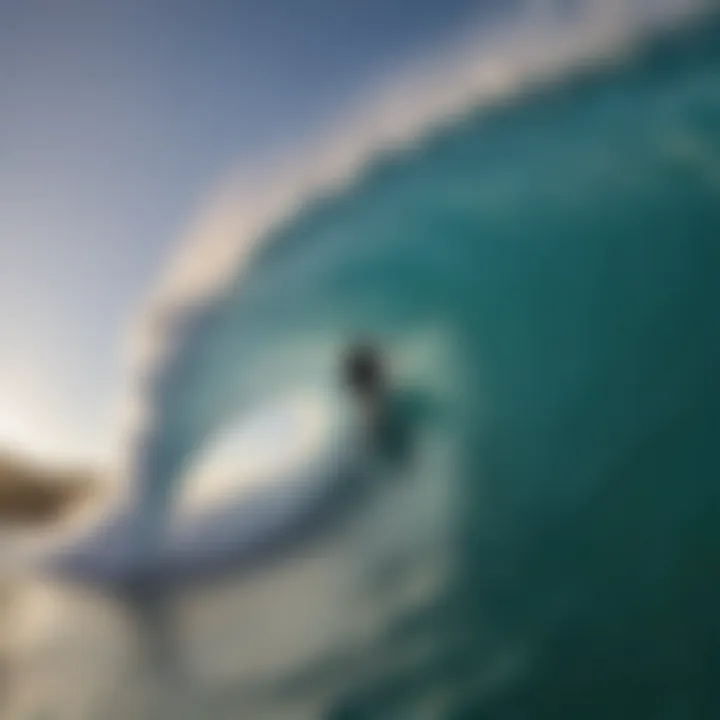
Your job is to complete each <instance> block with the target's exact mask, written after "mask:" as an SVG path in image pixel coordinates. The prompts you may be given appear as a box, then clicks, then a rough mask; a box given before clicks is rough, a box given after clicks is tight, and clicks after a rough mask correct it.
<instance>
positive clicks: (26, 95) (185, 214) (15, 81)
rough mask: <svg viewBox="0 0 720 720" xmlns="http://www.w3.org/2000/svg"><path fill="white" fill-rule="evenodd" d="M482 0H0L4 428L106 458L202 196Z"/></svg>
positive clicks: (8, 433)
mask: <svg viewBox="0 0 720 720" xmlns="http://www.w3.org/2000/svg"><path fill="white" fill-rule="evenodd" d="M488 4H489V3H488V2H485V3H483V5H485V6H488ZM479 6H480V3H479V2H478V0H443V1H442V2H436V1H434V0H283V1H281V2H273V1H272V0H235V1H234V2H221V1H220V0H122V1H117V0H0V445H2V444H15V445H22V446H24V447H25V448H27V449H30V450H32V451H34V452H36V453H38V454H40V455H45V456H47V457H55V456H57V457H73V458H75V457H76V458H100V459H102V458H103V457H104V456H105V455H106V453H107V452H108V450H109V448H110V447H111V444H112V442H113V437H112V431H113V426H112V418H113V408H114V404H115V403H116V401H117V399H118V393H119V389H120V357H121V347H122V338H123V333H124V332H125V330H126V328H127V327H128V324H129V322H130V320H131V318H132V317H133V314H134V313H135V312H136V311H137V308H138V305H139V303H140V301H141V299H142V298H143V297H144V296H145V295H146V294H147V291H148V290H149V289H150V288H151V287H152V284H153V281H154V279H155V278H156V277H157V276H158V274H159V272H160V270H161V268H162V265H163V262H164V260H165V259H166V258H167V256H168V254H169V253H170V252H171V251H172V248H173V247H174V245H175V243H176V242H177V240H178V238H179V236H180V235H181V234H182V232H183V230H184V229H185V228H186V226H187V223H188V221H189V219H190V218H192V216H193V214H194V213H195V211H196V210H197V208H198V206H199V203H200V202H201V201H202V199H203V197H204V195H205V194H206V193H207V192H208V191H209V189H210V188H211V187H213V185H214V184H215V183H217V181H218V180H219V179H220V178H222V177H223V176H224V175H226V174H227V173H228V172H230V171H231V170H232V169H233V168H236V167H242V165H243V163H250V162H253V163H254V162H257V161H258V160H261V159H262V157H263V155H264V154H266V153H269V152H271V151H272V150H273V149H276V148H278V147H280V148H282V147H292V146H293V143H295V144H297V142H300V141H301V139H302V138H303V137H304V136H307V135H308V134H309V133H310V132H311V130H312V128H313V127H314V126H316V125H318V124H321V123H322V121H323V119H324V118H328V117H329V116H332V115H333V114H334V113H337V112H339V111H340V110H341V109H342V108H343V107H345V106H347V105H348V104H349V103H350V102H351V101H352V99H353V98H354V97H356V96H358V95H361V94H362V93H364V92H367V91H368V90H370V89H371V88H372V86H373V84H374V83H375V82H377V81H378V80H379V79H380V78H383V77H385V76H386V75H387V74H388V73H392V71H393V69H394V68H395V67H398V66H402V64H403V63H405V62H406V61H408V60H410V59H412V58H413V57H418V56H423V55H425V54H428V53H430V52H431V51H432V49H433V47H434V46H436V45H438V44H440V43H443V42H446V41H447V40H448V38H451V37H452V34H453V33H454V32H456V31H457V30H458V29H459V28H461V27H462V26H463V25H465V24H467V23H468V22H470V21H471V19H474V18H475V17H477V13H478V9H479Z"/></svg>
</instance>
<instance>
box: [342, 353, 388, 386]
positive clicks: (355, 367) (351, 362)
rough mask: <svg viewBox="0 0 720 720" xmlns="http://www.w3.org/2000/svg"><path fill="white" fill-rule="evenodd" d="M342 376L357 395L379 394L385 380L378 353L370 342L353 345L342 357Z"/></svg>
mask: <svg viewBox="0 0 720 720" xmlns="http://www.w3.org/2000/svg"><path fill="white" fill-rule="evenodd" d="M342 376H343V381H344V383H345V384H346V385H347V386H348V387H349V388H350V389H351V390H352V391H353V392H355V393H356V394H357V395H361V396H377V395H379V394H380V393H381V392H382V389H383V385H384V380H385V378H384V372H383V366H382V360H381V358H380V354H379V353H378V351H377V350H376V349H375V348H374V347H373V346H372V345H370V344H357V345H353V346H352V347H350V348H349V349H348V350H347V352H346V353H345V356H344V358H343V364H342Z"/></svg>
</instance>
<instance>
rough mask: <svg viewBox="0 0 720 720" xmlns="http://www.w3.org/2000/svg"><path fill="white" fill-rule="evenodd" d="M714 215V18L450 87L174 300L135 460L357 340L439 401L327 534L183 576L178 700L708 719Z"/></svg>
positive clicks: (163, 459) (208, 433) (167, 463)
mask: <svg viewBox="0 0 720 720" xmlns="http://www.w3.org/2000/svg"><path fill="white" fill-rule="evenodd" d="M719 238H720V25H719V24H718V23H717V22H715V21H712V22H710V21H707V22H705V23H704V25H703V27H702V28H695V29H693V30H692V31H687V32H684V33H682V34H679V35H678V34H676V35H674V36H673V37H671V38H669V39H664V40H658V41H656V42H655V43H653V44H651V45H650V46H648V48H647V49H646V50H645V51H643V52H640V53H638V54H637V55H636V56H634V57H633V58H632V59H631V60H628V61H627V62H626V63H624V64H622V65H621V66H617V67H608V68H604V69H602V68H595V69H592V70H588V71H587V72H585V73H581V74H580V75H575V76H574V77H573V78H572V79H571V80H568V81H566V82H562V83H556V84H554V85H548V86H543V87H538V88H537V89H536V90H535V91H533V92H532V93H531V94H530V95H528V94H525V95H523V96H522V97H521V98H520V99H519V100H517V101H508V102H507V103H504V104H502V105H501V106H498V107H495V108H494V109H491V110H488V109H487V107H484V108H482V109H480V108H478V110H477V111H476V112H469V113H467V114H466V115H464V116H463V117H462V118H460V119H457V120H456V121H454V122H449V123H447V124H446V125H445V126H444V127H443V128H442V129H440V130H437V131H436V132H435V133H434V134H432V135H431V136H429V137H427V138H426V139H424V140H423V141H422V142H419V143H416V144H415V145H413V146H412V147H411V148H409V149H407V150H405V151H403V152H398V153H395V154H392V155H388V156H386V157H383V158H380V159H379V160H377V161H376V162H375V163H373V164H372V165H370V166H369V167H368V168H367V169H366V171H365V172H364V173H363V175H362V177H361V178H359V180H358V181H357V182H356V183H354V184H353V185H352V186H351V187H350V188H348V189H346V190H344V191H342V192H340V193H338V194H336V195H333V196H329V197H325V198H322V199H319V200H317V201H316V202H314V203H313V204H311V205H309V206H306V207H305V208H304V209H303V210H302V211H301V212H300V213H299V214H297V215H295V216H293V217H292V218H291V219H289V220H288V221H287V222H286V223H285V224H284V225H283V226H282V227H279V228H276V229H275V230H273V231H272V237H271V238H270V239H269V240H268V242H266V243H265V245H264V246H263V249H262V250H261V252H260V254H259V255H258V257H257V258H256V259H255V260H254V261H253V262H252V263H251V265H250V266H249V271H247V272H244V273H243V275H242V278H241V279H240V278H239V279H238V281H237V282H236V283H234V284H233V285H232V286H231V287H230V288H229V289H227V290H226V292H225V294H224V295H223V296H222V297H221V298H220V299H219V300H217V301H215V302H213V303H211V304H208V305H205V306H201V307H199V308H198V309H197V310H196V311H195V312H194V314H193V315H192V316H189V317H186V318H185V319H184V320H183V321H182V322H183V323H184V325H183V328H182V331H183V336H184V337H185V338H186V342H185V344H184V345H182V346H181V350H180V351H179V352H178V353H177V354H176V355H175V356H174V357H173V359H172V360H171V361H170V362H169V364H168V365H167V366H166V367H165V368H164V371H163V374H162V375H161V376H160V377H159V378H158V379H157V380H156V382H155V384H154V385H153V386H152V387H151V395H152V397H153V400H154V402H155V405H156V417H157V419H158V423H157V425H156V426H155V428H154V430H153V431H152V432H151V433H150V434H149V435H148V436H147V437H146V438H145V440H144V442H143V444H142V452H141V453H140V454H139V455H138V458H137V472H138V473H139V475H140V476H141V477H148V476H152V477H157V478H160V479H161V480H162V479H164V482H158V483H157V487H163V486H164V487H168V486H169V485H170V484H172V483H174V482H175V481H176V479H177V478H178V477H179V476H180V475H182V474H183V473H184V472H186V471H187V467H188V466H189V464H191V463H192V462H193V461H194V460H193V459H194V458H195V456H196V455H197V454H198V453H200V452H201V451H202V450H203V448H204V447H205V445H206V443H207V442H208V439H209V438H210V437H212V435H213V434H214V433H215V432H217V431H218V429H220V428H221V427H222V426H223V425H225V424H227V423H228V422H229V421H230V420H231V419H232V417H234V415H235V414H236V413H237V412H238V408H239V407H241V406H242V405H243V403H245V402H248V401H249V400H250V399H257V398H258V397H260V398H262V397H263V396H264V395H265V394H267V393H269V392H271V391H278V390H282V389H283V388H285V387H287V388H293V387H297V386H298V385H299V386H303V387H306V386H317V387H323V386H324V384H327V382H328V380H327V378H328V377H330V376H331V373H332V371H333V370H332V368H333V367H334V362H335V358H336V355H337V352H338V350H339V348H341V347H342V346H343V345H344V343H346V342H347V341H349V340H351V339H352V338H354V337H357V336H363V337H364V336H367V335H370V336H372V337H375V338H377V341H378V343H379V344H380V345H381V346H382V347H384V348H385V352H386V354H387V356H388V360H389V362H390V364H391V365H392V367H393V370H394V372H395V374H396V377H397V382H398V383H399V384H402V385H411V386H413V387H414V388H421V389H422V391H423V392H425V393H427V394H428V396H431V397H432V398H433V399H434V401H435V402H436V403H438V404H439V405H440V406H442V407H443V408H444V415H443V424H442V427H441V428H439V429H438V428H436V429H434V430H433V432H432V433H431V434H430V436H429V437H427V438H424V439H423V443H424V448H425V450H426V452H425V454H422V455H421V458H420V460H419V461H418V463H417V465H416V466H415V467H414V468H412V469H411V470H408V472H407V475H408V476H407V477H402V478H395V479H394V480H387V479H386V487H384V488H383V489H382V490H381V491H378V494H377V495H376V496H375V499H374V500H370V501H368V502H367V504H361V505H359V506H358V511H357V516H358V517H357V518H356V520H355V521H349V524H348V525H346V526H343V527H341V528H340V529H334V530H333V531H332V535H331V538H330V540H329V541H328V539H327V537H324V538H320V539H318V540H316V541H314V544H311V545H310V546H309V547H310V551H308V552H307V554H299V555H296V554H292V553H290V554H289V555H288V559H287V561H286V562H284V563H281V566H280V567H279V568H270V569H268V571H267V573H265V574H262V575H261V576H260V577H259V578H255V579H251V580H250V581H249V583H240V582H238V583H237V584H236V583H235V582H234V581H233V580H232V579H228V580H226V581H224V584H223V585H222V586H220V587H214V586H213V587H212V588H210V589H204V590H202V591H197V594H196V596H193V598H192V600H190V601H188V603H189V606H188V607H190V608H191V609H190V610H187V611H186V612H187V613H188V614H187V616H183V617H186V620H185V622H186V623H188V624H190V625H192V621H191V620H188V619H187V618H189V617H193V616H200V615H202V612H201V610H200V609H199V608H202V607H204V606H205V605H206V604H210V606H212V607H215V605H213V603H215V604H216V605H218V606H222V607H225V608H226V614H225V615H223V614H222V613H220V612H219V611H217V610H213V611H212V612H210V611H208V613H209V615H215V614H216V615H217V617H218V618H220V617H222V618H223V620H222V623H221V624H222V627H223V628H224V632H225V633H229V634H230V635H231V636H232V638H233V639H232V640H231V641H230V644H231V646H232V648H231V650H230V651H228V653H226V654H225V655H222V658H223V659H222V660H221V661H218V662H217V663H216V666H218V667H222V669H223V672H219V671H217V672H216V671H210V670H206V671H205V674H206V676H207V677H215V679H216V680H217V677H216V676H217V675H218V673H219V675H222V676H223V680H222V683H221V684H220V685H218V684H216V685H210V686H209V687H211V688H214V689H212V690H207V689H206V690H204V691H203V692H198V693H197V694H195V695H194V696H193V702H195V703H196V705H195V706H194V707H196V708H198V707H199V708H200V710H196V714H195V715H192V714H190V711H189V710H188V711H187V713H188V714H187V715H186V716H187V717H200V716H203V717H205V716H210V715H207V713H209V712H212V713H213V715H212V717H238V716H242V717H293V718H300V717H318V716H320V717H327V718H333V719H337V720H340V718H405V717H409V718H426V717H427V718H435V717H442V718H445V717H447V718H457V719H458V720H459V719H460V718H484V719H488V720H490V719H492V720H511V719H512V720H516V719H520V718H533V719H536V718H588V719H590V718H609V717H612V718H662V719H663V720H665V719H667V720H670V719H672V718H712V717H716V716H717V713H718V711H719V710H720V696H718V694H717V690H716V687H715V686H716V678H717V671H718V669H719V668H720V643H719V642H718V638H720V626H719V623H720V621H718V615H717V607H718V605H719V604H720V576H719V575H718V567H719V566H718V563H717V559H718V551H719V550H720V529H719V528H720V524H719V523H718V520H720V516H719V514H718V508H719V507H720V504H719V500H720V497H718V496H719V494H720V490H719V486H718V480H719V479H720V455H719V454H718V448H719V447H720V445H719V440H720V376H719V375H718V371H717V369H718V367H719V366H720V333H719V332H718V311H719V310H720V243H719V242H718V240H719ZM228 378H230V379H232V382H230V381H229V380H228ZM328 392H329V391H328ZM373 543H376V545H373ZM377 547H380V549H379V550H378V549H377ZM373 548H375V549H373ZM398 548H400V549H399V550H398ZM370 555H373V556H374V557H379V558H380V560H379V561H378V562H377V563H370V565H371V570H370V571H369V572H368V571H367V565H368V563H366V559H367V557H369V556H370ZM428 578H430V579H428ZM193 592H196V591H193ZM213 598H214V600H213ZM218 598H224V599H223V600H222V601H221V600H219V599H218ZM182 602H185V600H184V599H183V600H182ZM181 605H182V603H181ZM259 608H262V609H263V612H261V611H260V610H259ZM268 618H269V619H268ZM197 622H200V621H197ZM258 623H259V625H260V626H263V627H264V631H262V632H261V631H260V630H257V631H256V633H255V635H253V632H252V628H253V627H254V626H257V624H258ZM263 623H265V625H263ZM198 632H199V633H200V634H201V635H204V636H206V637H209V635H208V633H209V632H210V631H209V630H207V629H205V630H202V631H198ZM220 632H221V634H222V632H223V631H222V630H221V631H220ZM233 633H234V634H233ZM250 635H252V637H250ZM218 637H221V635H220V636H218ZM269 638H270V639H269ZM309 638H310V639H309ZM320 638H321V639H322V641H320V640H319V639H320ZM208 642H209V646H210V647H214V648H216V649H217V647H219V644H220V640H219V639H217V640H215V641H213V642H210V641H208ZM213 643H216V644H213ZM274 647H276V648H277V653H276V655H274V656H272V648H274ZM188 652H190V651H188ZM198 652H199V651H195V654H197V653H198ZM217 652H219V650H218V651H217ZM211 654H212V653H211ZM190 655H191V656H193V657H194V655H193V652H190ZM270 656H272V658H271V657H270ZM281 660H282V661H281ZM198 662H199V661H198ZM223 673H224V675H223ZM200 674H201V675H202V673H200ZM217 682H219V681H217ZM173 687H175V688H176V690H177V686H173ZM218 687H220V688H221V689H218ZM177 692H179V690H177ZM128 694H131V691H129V690H127V689H126V691H125V692H124V694H122V696H123V697H124V698H125V699H127V696H128ZM172 694H177V693H176V692H175V691H173V693H172ZM98 702H99V701H98ZM188 702H189V701H188ZM185 707H186V708H187V707H190V705H189V704H186V705H185ZM93 712H95V715H93V714H92V713H90V712H89V713H88V714H87V716H88V717H96V716H97V717H109V716H110V715H107V714H103V712H102V711H100V710H97V711H93ZM203 713H204V714H203ZM238 713H239V715H238ZM77 716H80V714H78V715H77ZM139 716H140V715H138V714H136V715H133V717H139ZM154 716H158V715H154ZM174 716H177V717H181V716H182V714H181V713H180V714H176V715H174ZM43 717H46V716H43ZM73 717H74V716H73Z"/></svg>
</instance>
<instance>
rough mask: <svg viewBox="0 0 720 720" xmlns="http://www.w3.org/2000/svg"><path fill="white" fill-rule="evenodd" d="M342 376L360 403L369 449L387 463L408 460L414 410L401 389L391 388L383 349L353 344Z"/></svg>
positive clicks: (346, 356) (346, 355) (344, 363)
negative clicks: (382, 353) (394, 389)
mask: <svg viewBox="0 0 720 720" xmlns="http://www.w3.org/2000/svg"><path fill="white" fill-rule="evenodd" d="M342 379H343V384H344V385H345V386H346V387H347V389H348V390H349V391H350V393H351V395H352V397H353V400H354V401H355V403H356V405H357V407H358V410H359V413H360V422H361V423H362V425H363V426H364V432H365V437H366V439H367V442H368V446H369V447H368V450H369V452H370V453H371V454H372V455H373V456H375V457H376V458H377V459H378V460H380V461H381V462H383V463H384V464H389V465H392V466H400V465H404V464H406V463H407V462H408V461H409V460H410V456H411V455H412V437H411V436H412V434H413V433H412V429H413V426H414V424H415V423H414V422H413V419H412V418H411V417H410V414H413V413H412V412H410V413H409V412H408V410H409V407H410V403H408V402H406V401H404V400H403V398H402V396H401V393H399V392H397V391H391V390H390V388H389V377H388V372H387V368H386V367H385V364H384V362H383V360H382V358H381V356H380V353H379V351H378V350H377V349H376V348H375V347H374V346H373V345H371V344H369V343H361V344H360V343H359V344H355V345H353V346H351V347H350V348H349V349H348V350H347V352H346V353H345V356H344V358H343V361H342Z"/></svg>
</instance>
